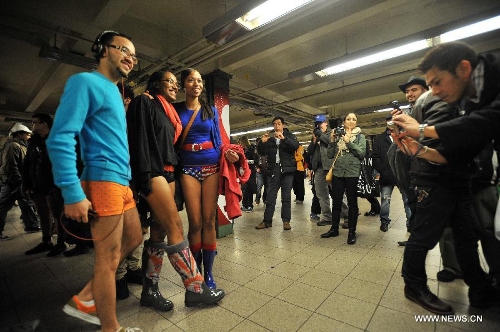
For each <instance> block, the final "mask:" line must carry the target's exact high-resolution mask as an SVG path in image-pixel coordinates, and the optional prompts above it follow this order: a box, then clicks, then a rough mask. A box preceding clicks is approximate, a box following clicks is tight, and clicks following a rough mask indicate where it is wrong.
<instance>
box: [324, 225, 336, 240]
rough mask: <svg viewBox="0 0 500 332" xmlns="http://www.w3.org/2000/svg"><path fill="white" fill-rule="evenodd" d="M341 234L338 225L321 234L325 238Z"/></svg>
mask: <svg viewBox="0 0 500 332" xmlns="http://www.w3.org/2000/svg"><path fill="white" fill-rule="evenodd" d="M335 236H339V228H338V226H337V227H333V226H332V227H331V228H330V230H329V231H328V232H326V233H323V234H321V237H322V238H324V239H327V238H329V237H335Z"/></svg>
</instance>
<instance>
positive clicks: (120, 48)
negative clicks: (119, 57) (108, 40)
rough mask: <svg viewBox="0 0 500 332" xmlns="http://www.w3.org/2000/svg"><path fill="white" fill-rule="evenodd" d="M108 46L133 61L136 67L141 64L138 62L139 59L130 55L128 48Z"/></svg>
mask: <svg viewBox="0 0 500 332" xmlns="http://www.w3.org/2000/svg"><path fill="white" fill-rule="evenodd" d="M106 46H109V47H113V48H116V49H117V50H118V51H120V52H122V54H123V55H124V56H125V57H126V58H130V59H132V63H133V64H134V65H136V64H137V63H138V62H139V60H137V57H136V56H135V54H132V53H130V50H129V49H128V48H126V47H125V46H116V45H111V44H108V45H106Z"/></svg>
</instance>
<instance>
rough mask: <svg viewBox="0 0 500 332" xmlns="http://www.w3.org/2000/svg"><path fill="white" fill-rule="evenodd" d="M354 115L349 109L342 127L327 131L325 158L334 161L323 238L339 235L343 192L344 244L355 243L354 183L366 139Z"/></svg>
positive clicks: (355, 200) (364, 151)
mask: <svg viewBox="0 0 500 332" xmlns="http://www.w3.org/2000/svg"><path fill="white" fill-rule="evenodd" d="M356 124H357V117H356V114H354V113H349V114H347V115H346V117H345V118H344V119H343V127H340V128H336V129H335V130H333V131H332V133H331V135H330V144H329V146H328V150H327V153H328V158H333V159H334V160H335V159H336V161H335V164H334V169H333V180H332V194H333V204H332V227H331V228H330V230H329V231H328V232H326V233H324V234H321V237H322V238H329V237H335V236H339V223H340V214H341V206H342V197H343V196H344V192H345V194H346V196H347V205H348V206H349V211H348V224H349V235H348V236H347V244H355V243H356V225H357V223H358V212H359V209H358V197H357V183H358V178H359V174H360V172H361V161H362V160H363V158H364V157H365V153H366V139H365V136H364V135H363V134H361V129H360V128H359V127H357V126H356Z"/></svg>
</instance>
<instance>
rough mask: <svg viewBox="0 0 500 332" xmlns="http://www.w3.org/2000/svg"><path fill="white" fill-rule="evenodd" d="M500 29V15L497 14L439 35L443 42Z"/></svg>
mask: <svg viewBox="0 0 500 332" xmlns="http://www.w3.org/2000/svg"><path fill="white" fill-rule="evenodd" d="M496 29H500V16H495V17H492V18H489V19H487V20H484V21H481V22H477V23H474V24H470V25H467V26H464V27H462V28H459V29H455V30H452V31H449V32H446V33H443V34H442V35H441V36H439V38H440V41H441V43H446V42H450V41H454V40H459V39H464V38H468V37H472V36H475V35H479V34H482V33H485V32H489V31H493V30H496Z"/></svg>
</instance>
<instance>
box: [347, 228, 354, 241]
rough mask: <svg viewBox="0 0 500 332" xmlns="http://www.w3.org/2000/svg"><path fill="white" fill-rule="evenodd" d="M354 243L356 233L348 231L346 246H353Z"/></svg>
mask: <svg viewBox="0 0 500 332" xmlns="http://www.w3.org/2000/svg"><path fill="white" fill-rule="evenodd" d="M355 243H356V231H355V230H353V229H350V230H349V234H347V244H355Z"/></svg>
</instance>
